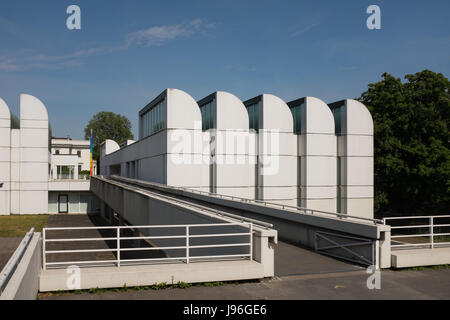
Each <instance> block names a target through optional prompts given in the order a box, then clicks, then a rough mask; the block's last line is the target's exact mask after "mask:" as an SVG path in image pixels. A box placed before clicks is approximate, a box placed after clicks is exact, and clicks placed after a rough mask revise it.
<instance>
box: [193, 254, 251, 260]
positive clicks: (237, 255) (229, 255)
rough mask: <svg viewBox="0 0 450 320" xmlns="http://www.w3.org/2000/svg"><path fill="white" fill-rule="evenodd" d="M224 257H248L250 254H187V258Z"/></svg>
mask: <svg viewBox="0 0 450 320" xmlns="http://www.w3.org/2000/svg"><path fill="white" fill-rule="evenodd" d="M226 257H230V258H232V257H250V254H227V255H218V256H189V259H191V260H192V259H211V258H226Z"/></svg>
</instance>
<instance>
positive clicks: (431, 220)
mask: <svg viewBox="0 0 450 320" xmlns="http://www.w3.org/2000/svg"><path fill="white" fill-rule="evenodd" d="M440 218H450V215H432V216H402V217H386V218H383V221H384V223H385V224H386V223H387V221H388V220H405V219H410V220H414V219H429V223H428V224H420V225H400V226H390V227H391V230H396V229H397V230H398V229H417V228H429V231H428V233H413V234H407V235H405V234H401V235H391V239H399V238H413V237H429V242H421V243H399V244H393V243H392V242H391V248H396V247H423V246H430V248H432V249H433V248H434V247H435V246H436V245H439V246H445V245H449V244H450V242H435V241H434V237H437V236H447V235H450V233H448V232H442V233H436V232H434V228H436V227H449V226H450V224H448V223H441V224H437V223H435V221H434V220H435V219H440Z"/></svg>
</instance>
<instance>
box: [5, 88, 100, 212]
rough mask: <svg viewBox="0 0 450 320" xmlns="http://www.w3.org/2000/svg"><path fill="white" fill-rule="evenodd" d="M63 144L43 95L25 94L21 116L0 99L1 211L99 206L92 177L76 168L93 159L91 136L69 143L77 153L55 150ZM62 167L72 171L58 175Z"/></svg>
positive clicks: (78, 209)
mask: <svg viewBox="0 0 450 320" xmlns="http://www.w3.org/2000/svg"><path fill="white" fill-rule="evenodd" d="M53 142H54V143H55V144H54V145H52V143H53ZM87 143H88V144H89V142H87ZM62 144H63V143H62V142H61V141H59V139H56V140H54V141H52V140H51V129H50V124H49V119H48V113H47V109H46V108H45V106H44V104H43V103H42V102H41V101H40V100H39V99H37V98H35V97H33V96H31V95H27V94H22V95H21V96H20V119H19V118H17V117H16V116H14V115H13V114H12V113H11V111H10V110H9V108H8V106H7V105H6V103H5V102H4V101H3V100H2V99H0V214H2V215H5V214H6V215H8V214H45V213H58V212H61V213H90V212H96V211H97V208H98V206H99V205H98V201H97V199H96V197H95V196H94V195H93V194H92V193H91V192H90V191H89V180H88V179H86V177H85V176H81V175H78V171H77V169H83V168H86V165H89V161H88V162H87V164H86V161H85V159H84V158H83V154H82V152H84V154H85V149H86V146H85V145H86V142H83V143H81V142H76V143H75V144H74V145H72V147H68V149H72V150H74V152H75V154H72V155H70V154H66V155H62V154H60V155H57V154H56V150H61V153H66V152H65V151H63V150H64V148H62ZM65 145H68V143H65ZM88 148H89V146H88ZM52 150H53V153H55V154H52ZM78 151H80V153H79V155H80V157H79V156H78ZM84 157H85V156H84ZM80 164H81V166H80ZM71 166H73V167H74V170H72V171H70V168H71ZM58 168H60V170H61V172H63V171H64V170H62V169H61V168H68V171H64V174H63V173H61V174H60V175H58V173H57V172H58ZM66 172H67V173H68V174H65V173H66ZM80 178H82V179H80Z"/></svg>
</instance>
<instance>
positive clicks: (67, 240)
mask: <svg viewBox="0 0 450 320" xmlns="http://www.w3.org/2000/svg"><path fill="white" fill-rule="evenodd" d="M121 239H122V238H121ZM100 240H117V237H115V238H66V239H45V242H69V241H100Z"/></svg>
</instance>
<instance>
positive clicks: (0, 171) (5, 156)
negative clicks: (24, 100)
mask: <svg viewBox="0 0 450 320" xmlns="http://www.w3.org/2000/svg"><path fill="white" fill-rule="evenodd" d="M0 183H3V186H1V187H0V215H5V214H9V213H10V212H11V209H10V208H11V204H10V198H11V191H10V190H11V114H10V111H9V108H8V106H7V105H6V103H5V101H3V100H2V99H0Z"/></svg>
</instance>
